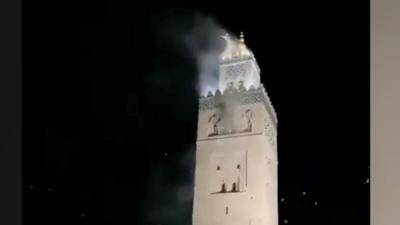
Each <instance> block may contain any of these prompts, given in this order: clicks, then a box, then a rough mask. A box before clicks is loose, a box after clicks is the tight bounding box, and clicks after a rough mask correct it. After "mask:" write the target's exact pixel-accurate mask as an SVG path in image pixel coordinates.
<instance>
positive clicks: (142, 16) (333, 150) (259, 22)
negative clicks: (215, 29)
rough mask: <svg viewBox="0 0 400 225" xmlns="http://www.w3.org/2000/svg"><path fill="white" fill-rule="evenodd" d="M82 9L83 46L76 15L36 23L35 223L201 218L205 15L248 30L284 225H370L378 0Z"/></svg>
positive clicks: (100, 4) (31, 178)
mask: <svg viewBox="0 0 400 225" xmlns="http://www.w3.org/2000/svg"><path fill="white" fill-rule="evenodd" d="M36 7H40V6H38V5H36ZM27 8H28V7H27ZM78 8H79V14H77V15H79V22H80V46H79V49H78V48H77V46H76V42H74V41H75V40H76V35H75V34H76V25H75V24H73V23H72V21H70V20H69V19H68V18H69V17H64V14H62V15H63V16H61V15H57V13H58V11H54V12H51V15H52V16H54V17H48V16H44V15H43V16H41V15H35V16H34V17H33V18H34V19H30V20H28V19H24V20H25V22H26V23H25V24H26V26H27V27H29V29H28V30H27V31H26V32H25V34H26V35H28V36H29V37H31V38H29V39H27V40H24V46H26V47H24V48H25V50H24V58H25V57H26V59H27V60H26V64H27V66H26V69H25V67H24V70H26V73H24V222H25V223H26V224H61V223H63V222H66V221H67V222H68V224H104V225H105V224H107V225H111V224H113V225H122V224H138V225H150V224H154V225H157V224H162V225H189V224H190V222H191V204H192V203H191V196H192V189H191V188H192V184H193V174H192V173H193V168H194V158H193V156H194V152H195V144H194V143H195V139H196V126H197V125H196V123H197V92H196V89H195V85H196V74H197V72H198V68H197V66H196V63H195V59H194V57H193V56H191V55H190V54H189V53H188V50H187V49H186V48H185V45H183V44H182V43H180V42H179V40H181V39H180V38H181V37H182V35H184V34H185V33H186V32H190V30H191V29H192V28H193V24H194V23H193V21H194V18H195V15H198V14H201V15H203V16H204V17H208V16H211V17H212V18H214V19H215V20H216V21H218V23H219V24H221V26H223V27H225V28H227V29H228V30H230V31H232V32H234V33H236V34H238V33H239V32H240V31H242V30H243V31H244V33H245V38H246V42H247V44H248V46H249V47H250V48H251V49H252V50H253V52H254V54H255V56H256V58H257V61H258V63H259V66H260V68H261V79H262V82H263V83H264V85H265V87H266V90H267V92H268V94H269V96H270V98H271V101H272V103H273V105H274V107H275V110H276V111H277V116H278V154H279V156H278V157H279V199H281V198H284V199H285V201H283V202H280V208H279V211H280V212H279V216H280V224H285V223H284V220H285V219H287V221H288V222H289V223H288V224H307V225H312V224H324V225H339V224H340V225H347V224H349V225H367V224H369V184H365V182H366V180H367V178H368V177H369V2H363V3H358V4H356V3H355V2H353V3H343V4H338V3H335V4H334V3H333V2H326V1H325V2H324V1H309V2H301V1H282V2H265V3H264V5H262V4H261V3H257V2H256V1H240V2H229V1H225V3H224V2H223V1H218V4H217V3H216V1H203V2H201V3H188V2H186V3H178V2H175V3H172V2H168V3H166V2H156V1H154V0H148V1H142V2H140V3H138V2H137V1H135V2H134V1H119V0H117V1H87V2H85V3H81V5H79V7H78ZM28 9H29V8H28ZM28 11H29V10H28ZM71 13H72V12H71ZM32 14H34V13H32ZM46 15H47V14H46ZM50 18H54V20H52V19H50ZM61 18H62V20H61ZM58 19H60V21H59V20H58ZM78 54H79V56H78ZM78 57H79V59H80V61H79V62H80V64H79V67H77V58H78ZM303 191H304V192H306V194H305V195H303V194H302V192H303ZM315 202H318V204H317V205H315Z"/></svg>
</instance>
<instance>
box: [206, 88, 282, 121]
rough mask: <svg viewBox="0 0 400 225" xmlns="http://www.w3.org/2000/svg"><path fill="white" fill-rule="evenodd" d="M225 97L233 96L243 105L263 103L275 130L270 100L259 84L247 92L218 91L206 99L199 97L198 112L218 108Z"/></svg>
mask: <svg viewBox="0 0 400 225" xmlns="http://www.w3.org/2000/svg"><path fill="white" fill-rule="evenodd" d="M225 95H235V96H236V97H237V98H238V100H239V102H240V103H241V104H243V105H248V104H254V103H259V102H260V103H263V105H264V106H265V109H266V110H267V112H268V114H269V116H270V118H271V120H272V124H273V125H274V128H275V129H277V123H278V120H277V116H276V112H275V109H274V107H273V106H272V103H271V100H270V98H269V96H268V94H267V92H266V91H265V88H264V86H263V85H262V84H261V85H260V86H259V87H258V88H257V89H255V88H254V87H251V88H249V89H248V90H239V89H236V88H234V90H233V91H231V92H224V93H223V94H221V92H220V91H219V90H217V91H216V92H215V93H211V92H209V93H208V94H207V96H206V97H203V96H202V97H200V99H199V110H200V111H205V110H211V109H215V108H217V107H218V105H219V102H220V98H221V97H223V96H225Z"/></svg>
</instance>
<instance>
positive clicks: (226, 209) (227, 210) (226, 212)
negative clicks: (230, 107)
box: [225, 207, 229, 215]
mask: <svg viewBox="0 0 400 225" xmlns="http://www.w3.org/2000/svg"><path fill="white" fill-rule="evenodd" d="M228 212H229V209H228V207H225V214H226V215H228Z"/></svg>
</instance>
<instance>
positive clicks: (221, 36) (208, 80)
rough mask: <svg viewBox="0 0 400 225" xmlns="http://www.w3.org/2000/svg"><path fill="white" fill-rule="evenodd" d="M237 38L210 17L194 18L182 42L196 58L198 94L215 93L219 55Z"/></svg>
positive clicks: (231, 45)
mask: <svg viewBox="0 0 400 225" xmlns="http://www.w3.org/2000/svg"><path fill="white" fill-rule="evenodd" d="M228 37H229V38H228ZM238 40H239V39H238V37H237V36H236V35H235V34H232V33H231V32H229V31H228V30H227V29H226V28H224V27H222V26H221V25H220V24H218V23H217V22H216V21H215V20H214V19H213V18H212V17H205V16H200V15H199V16H197V17H196V18H195V19H194V23H193V26H192V28H191V30H190V31H189V32H188V34H187V35H186V36H185V40H184V42H185V44H186V45H187V47H188V49H189V51H190V53H191V54H192V55H193V57H194V58H195V60H196V64H197V70H198V77H197V87H196V89H197V91H198V94H199V95H200V96H206V95H207V93H208V92H212V93H215V91H216V90H217V89H218V81H219V64H220V62H221V57H222V55H223V54H226V52H227V51H229V50H230V49H232V48H233V43H234V42H237V41H238ZM220 91H221V90H220Z"/></svg>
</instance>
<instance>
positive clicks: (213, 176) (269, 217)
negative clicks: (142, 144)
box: [193, 34, 278, 225]
mask: <svg viewBox="0 0 400 225" xmlns="http://www.w3.org/2000/svg"><path fill="white" fill-rule="evenodd" d="M224 39H225V40H226V42H227V47H226V49H225V51H224V52H223V53H222V55H221V62H220V68H219V85H218V86H219V90H217V91H216V92H215V93H212V92H208V94H207V96H202V97H200V99H199V118H198V130H197V143H196V144H197V150H196V169H195V187H194V203H193V225H278V177H277V175H278V171H277V169H278V160H277V119H276V114H275V111H274V109H273V107H272V105H271V102H270V100H269V97H268V95H267V93H266V91H265V89H264V87H263V85H262V84H261V83H260V69H259V67H258V65H257V62H256V59H255V58H254V55H253V53H252V52H251V51H250V50H249V49H247V47H246V45H245V43H244V37H243V34H241V35H240V39H239V40H233V39H231V38H229V36H227V35H226V36H224Z"/></svg>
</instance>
